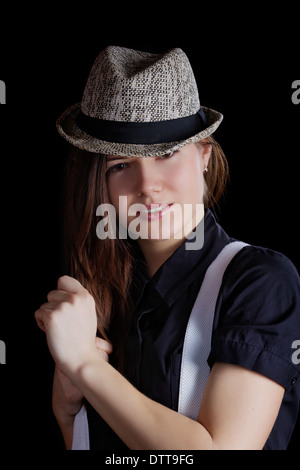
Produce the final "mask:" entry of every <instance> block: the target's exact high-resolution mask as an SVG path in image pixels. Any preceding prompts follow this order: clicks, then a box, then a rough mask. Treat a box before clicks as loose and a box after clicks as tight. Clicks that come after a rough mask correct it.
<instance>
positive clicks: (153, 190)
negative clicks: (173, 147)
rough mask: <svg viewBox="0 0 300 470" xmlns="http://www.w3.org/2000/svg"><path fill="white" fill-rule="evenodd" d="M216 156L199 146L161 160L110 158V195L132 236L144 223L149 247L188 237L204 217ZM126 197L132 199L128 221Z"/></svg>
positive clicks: (144, 231) (154, 158)
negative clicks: (207, 179)
mask: <svg viewBox="0 0 300 470" xmlns="http://www.w3.org/2000/svg"><path fill="white" fill-rule="evenodd" d="M210 152H211V146H210V145H201V144H199V143H198V144H197V145H196V144H190V145H186V146H184V147H182V148H181V149H179V150H177V151H175V152H174V153H172V154H170V155H166V156H160V157H146V158H141V157H130V158H126V157H116V156H112V155H108V156H107V173H106V180H107V187H108V194H109V198H110V202H111V203H112V204H113V205H114V207H115V209H116V213H117V215H118V217H119V222H120V223H121V224H122V225H125V226H126V228H127V229H128V231H129V233H130V232H131V228H132V227H133V226H134V227H137V222H139V224H140V227H141V226H142V227H143V234H144V236H143V235H142V236H141V238H143V239H144V240H145V241H143V243H145V242H146V240H151V241H152V242H153V241H154V240H157V241H160V240H166V239H170V240H172V239H174V238H176V239H183V238H184V237H186V236H187V235H188V234H189V233H191V231H192V230H193V229H194V228H195V227H196V225H197V224H198V223H199V222H200V220H201V219H202V217H203V215H204V208H203V193H204V178H203V171H204V169H205V167H206V166H207V164H208V160H209V157H210ZM120 196H126V198H122V201H125V204H126V209H127V214H126V217H125V218H124V210H120V207H119V197H120ZM122 204H124V202H122ZM134 204H142V205H143V206H133V205H134ZM185 205H186V206H185ZM197 205H201V206H197ZM132 206H133V207H132ZM122 207H123V206H122ZM130 208H131V210H130ZM196 209H198V210H196ZM128 211H129V212H128ZM131 211H132V212H131ZM128 214H131V215H128ZM134 221H135V222H134ZM140 227H139V228H140Z"/></svg>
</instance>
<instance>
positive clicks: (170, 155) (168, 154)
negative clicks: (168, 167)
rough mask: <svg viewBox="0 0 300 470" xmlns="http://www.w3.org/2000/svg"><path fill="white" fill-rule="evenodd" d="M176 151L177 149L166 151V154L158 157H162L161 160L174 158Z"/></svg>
mask: <svg viewBox="0 0 300 470" xmlns="http://www.w3.org/2000/svg"><path fill="white" fill-rule="evenodd" d="M175 153H176V151H175V152H170V153H166V154H165V155H161V156H160V157H158V158H160V159H161V160H167V159H168V158H172V157H173V155H174V154H175Z"/></svg>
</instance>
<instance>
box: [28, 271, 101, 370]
mask: <svg viewBox="0 0 300 470" xmlns="http://www.w3.org/2000/svg"><path fill="white" fill-rule="evenodd" d="M47 299H48V302H46V303H44V304H43V305H41V307H40V308H39V309H38V310H37V311H36V312H35V318H36V321H37V324H38V326H39V327H40V328H41V329H42V330H43V331H44V332H45V333H46V336H47V342H48V347H49V350H50V353H51V354H52V356H53V359H54V361H55V363H56V366H57V367H58V368H59V369H60V371H61V372H63V373H64V374H66V375H68V376H70V375H72V374H73V373H76V372H77V371H78V370H79V369H80V367H81V366H82V365H83V364H85V363H86V361H88V360H89V359H91V358H93V357H95V356H97V357H99V352H98V350H97V346H96V341H95V338H96V331H97V316H96V309H95V302H94V299H93V297H92V296H91V295H90V294H89V292H88V291H87V290H86V289H85V288H84V287H83V286H82V285H81V284H80V282H78V281H77V280H76V279H74V278H72V277H69V276H62V277H60V278H59V279H58V282H57V290H53V291H51V292H49V294H48V296H47ZM106 353H107V352H103V354H106ZM103 358H104V359H106V358H105V357H103Z"/></svg>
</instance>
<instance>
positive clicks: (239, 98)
mask: <svg viewBox="0 0 300 470" xmlns="http://www.w3.org/2000/svg"><path fill="white" fill-rule="evenodd" d="M92 5H93V6H91V5H89V4H88V3H86V2H84V3H82V4H81V3H79V4H78V6H76V5H72V7H71V6H67V4H65V5H64V4H63V3H61V4H60V6H56V5H55V4H53V3H51V6H50V5H47V4H44V6H43V8H42V7H40V8H38V7H33V6H32V7H29V6H28V5H26V7H16V8H15V11H7V10H4V9H3V10H4V11H3V18H2V20H1V21H2V25H3V24H5V25H6V27H5V28H3V29H2V30H1V33H0V34H1V36H0V38H1V63H0V79H1V80H4V81H5V83H6V88H7V104H6V105H5V106H0V125H1V131H0V132H1V134H0V135H1V141H0V152H1V179H2V184H1V209H2V210H1V222H2V223H1V237H2V238H1V239H2V243H1V248H2V250H1V251H2V253H1V254H2V256H1V260H2V262H1V271H2V281H1V287H2V289H1V314H0V339H1V340H3V341H5V343H6V348H7V364H6V365H5V366H2V367H1V369H0V423H1V429H0V435H1V444H2V446H3V448H14V447H18V448H24V449H26V450H29V451H31V449H32V450H33V449H40V450H44V451H50V450H51V451H52V450H55V449H62V448H63V447H62V442H61V438H60V434H59V432H58V428H57V425H56V423H55V420H54V418H53V416H52V412H51V386H52V373H53V362H52V359H51V357H50V355H49V353H48V350H47V346H46V342H45V337H44V334H43V333H42V332H41V331H40V330H39V329H38V328H37V326H36V324H35V320H34V311H35V310H36V309H37V308H38V307H39V305H40V304H41V303H43V302H45V300H46V295H47V293H48V291H49V290H52V289H54V288H55V287H56V281H57V278H58V277H59V276H60V275H61V274H63V273H64V272H63V266H62V261H61V260H62V256H61V255H62V246H61V245H62V244H61V241H62V218H61V202H60V201H61V190H62V176H63V168H64V159H65V154H66V151H67V149H68V146H67V144H66V143H65V142H64V141H63V140H62V138H61V137H60V136H58V134H57V132H56V129H55V120H56V118H57V117H58V116H59V115H60V114H61V113H62V112H63V111H64V110H65V109H66V108H67V107H68V106H70V105H72V104H73V103H75V102H78V101H80V99H81V94H82V91H83V88H84V84H85V80H86V78H87V76H88V73H89V71H90V68H91V66H92V63H93V61H94V59H95V58H96V56H97V55H98V53H99V52H100V50H101V49H103V48H104V47H106V46H108V45H111V44H113V45H120V46H124V47H132V48H135V49H139V50H144V51H149V52H162V51H164V50H167V49H170V48H173V47H181V48H182V49H183V50H184V51H185V52H186V53H187V55H188V57H189V59H190V61H191V64H192V66H193V69H194V72H195V75H196V79H197V82H198V86H199V94H200V100H201V103H202V104H203V105H205V106H208V107H211V108H214V109H217V110H218V111H220V112H222V113H223V114H224V121H223V123H222V125H221V127H220V128H219V129H218V131H217V132H216V134H215V137H216V139H217V140H218V141H219V142H220V144H221V145H222V147H223V149H224V151H225V154H226V156H227V158H228V161H229V165H230V173H231V182H230V185H229V186H228V189H227V193H226V197H225V199H224V200H223V202H222V203H221V204H220V207H219V210H218V211H217V215H218V219H219V222H220V223H221V224H222V226H223V227H224V228H225V229H226V230H227V231H228V233H229V234H230V235H231V236H233V237H236V238H239V239H242V240H243V241H246V242H248V243H252V244H256V245H262V246H267V247H269V248H272V249H274V250H277V251H280V252H282V253H284V254H285V255H287V256H288V257H289V258H290V259H291V260H292V261H293V262H294V264H295V265H296V267H297V268H298V270H300V255H299V249H298V240H299V235H298V232H299V223H298V214H299V209H298V204H299V169H298V168H299V165H298V159H299V143H300V137H299V122H300V105H298V106H297V105H294V104H293V103H292V101H291V95H292V89H291V85H292V82H293V81H294V80H296V79H299V72H300V70H299V46H298V42H299V41H297V34H296V29H297V20H296V18H297V12H295V10H294V11H292V10H291V11H288V10H285V11H284V12H283V11H282V10H279V9H278V10H276V7H272V9H271V10H270V11H268V12H265V14H264V15H263V14H262V12H261V11H260V10H259V8H258V7H253V6H251V7H250V4H244V6H243V9H240V8H233V7H227V8H226V9H224V8H223V10H222V11H221V10H220V7H218V6H216V5H212V8H211V9H208V8H207V7H204V6H203V5H199V7H198V8H197V9H195V7H193V8H192V7H191V6H189V5H190V4H187V5H184V4H180V5H179V6H178V7H175V6H174V7H173V9H172V11H166V9H165V8H164V9H162V5H154V4H144V6H143V7H139V8H136V7H134V6H133V4H129V5H126V6H123V7H120V6H117V5H112V7H111V8H109V7H108V6H106V7H105V9H104V8H103V6H102V5H101V4H100V3H97V2H95V3H93V4H92ZM195 5H196V4H195ZM297 48H298V49H297ZM295 339H299V338H295ZM299 437H300V431H299V426H298V428H297V429H296V431H295V433H294V437H293V440H292V442H291V445H290V449H295V448H296V446H297V440H298V442H299ZM2 446H1V447H2Z"/></svg>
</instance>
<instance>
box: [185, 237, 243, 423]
mask: <svg viewBox="0 0 300 470" xmlns="http://www.w3.org/2000/svg"><path fill="white" fill-rule="evenodd" d="M244 246H247V244H246V243H243V242H239V241H237V242H232V243H229V244H228V245H226V246H225V247H224V248H223V250H222V251H221V252H220V253H219V255H218V256H217V257H216V258H215V260H214V261H213V262H212V264H211V265H210V266H209V267H208V269H207V271H206V273H205V276H204V279H203V282H202V286H201V288H200V291H199V294H198V296H197V298H196V301H195V303H194V307H193V309H192V312H191V315H190V318H189V321H188V325H187V329H186V332H185V338H184V344H183V352H182V360H181V372H180V385H179V401H178V412H179V413H181V414H183V415H185V416H188V417H189V418H192V419H194V420H196V419H197V417H198V413H199V409H200V404H201V400H202V396H203V392H204V388H205V385H206V382H207V379H208V376H209V372H210V369H209V366H208V364H207V358H208V356H209V353H210V350H211V336H212V328H213V320H214V314H215V307H216V302H217V298H218V294H219V290H220V287H221V284H222V279H223V275H224V272H225V270H226V268H227V266H228V264H229V263H230V261H231V260H232V259H233V257H234V256H235V255H236V254H237V253H238V252H239V251H240V250H241V249H242V248H243V247H244Z"/></svg>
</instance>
